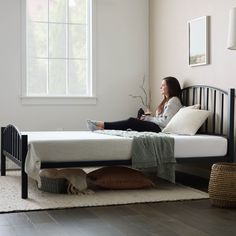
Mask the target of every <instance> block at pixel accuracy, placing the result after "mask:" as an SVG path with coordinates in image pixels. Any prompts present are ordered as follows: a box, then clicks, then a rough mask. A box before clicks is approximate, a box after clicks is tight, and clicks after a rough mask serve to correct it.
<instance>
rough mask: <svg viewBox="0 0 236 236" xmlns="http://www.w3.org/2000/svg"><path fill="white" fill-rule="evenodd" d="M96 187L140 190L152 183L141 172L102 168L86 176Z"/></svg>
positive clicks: (150, 185)
mask: <svg viewBox="0 0 236 236" xmlns="http://www.w3.org/2000/svg"><path fill="white" fill-rule="evenodd" d="M87 177H88V178H89V179H90V180H91V181H93V184H95V185H96V186H99V187H102V188H106V189H141V188H151V187H154V183H153V182H152V181H151V180H150V179H148V178H147V177H146V176H145V175H144V174H143V173H142V172H141V171H138V170H134V169H131V168H128V167H123V166H113V167H103V168H100V169H97V170H94V171H92V172H90V173H88V174H87Z"/></svg>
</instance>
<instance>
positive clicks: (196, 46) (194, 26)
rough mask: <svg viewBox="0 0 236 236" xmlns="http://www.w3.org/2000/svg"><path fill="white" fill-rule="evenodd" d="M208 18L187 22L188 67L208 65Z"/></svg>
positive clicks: (203, 17)
mask: <svg viewBox="0 0 236 236" xmlns="http://www.w3.org/2000/svg"><path fill="white" fill-rule="evenodd" d="M209 18H210V17H209V16H202V17H198V18H195V19H192V20H190V21H189V22H188V36H189V56H188V60H189V66H201V65H207V64H209V21H210V19H209Z"/></svg>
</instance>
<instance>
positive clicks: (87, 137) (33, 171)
mask: <svg viewBox="0 0 236 236" xmlns="http://www.w3.org/2000/svg"><path fill="white" fill-rule="evenodd" d="M23 134H27V135H28V143H29V145H28V153H27V157H26V165H25V170H26V172H27V173H28V174H29V175H30V176H31V177H32V178H34V179H37V180H38V178H39V176H38V173H39V170H40V165H41V162H42V161H50V162H63V161H101V160H129V159H130V154H131V146H132V138H127V137H120V136H112V135H106V134H100V133H95V132H90V131H68V132H67V131H61V132H60V131H58V132H23ZM170 136H172V137H174V139H175V148H174V156H175V158H178V157H205V156H224V155H225V154H226V153H227V139H226V138H224V137H220V136H211V135H195V136H184V135H170Z"/></svg>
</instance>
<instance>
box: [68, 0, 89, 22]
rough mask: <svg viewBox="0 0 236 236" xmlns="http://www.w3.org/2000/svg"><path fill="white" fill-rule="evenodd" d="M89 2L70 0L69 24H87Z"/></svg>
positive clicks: (86, 0)
mask: <svg viewBox="0 0 236 236" xmlns="http://www.w3.org/2000/svg"><path fill="white" fill-rule="evenodd" d="M87 3H88V0H69V22H70V23H80V24H86V22H87Z"/></svg>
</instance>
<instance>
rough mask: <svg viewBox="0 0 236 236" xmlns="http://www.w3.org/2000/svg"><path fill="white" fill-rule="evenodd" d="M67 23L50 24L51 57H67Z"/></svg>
mask: <svg viewBox="0 0 236 236" xmlns="http://www.w3.org/2000/svg"><path fill="white" fill-rule="evenodd" d="M66 46H67V45H66V25H65V24H49V57H50V58H65V57H66Z"/></svg>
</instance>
